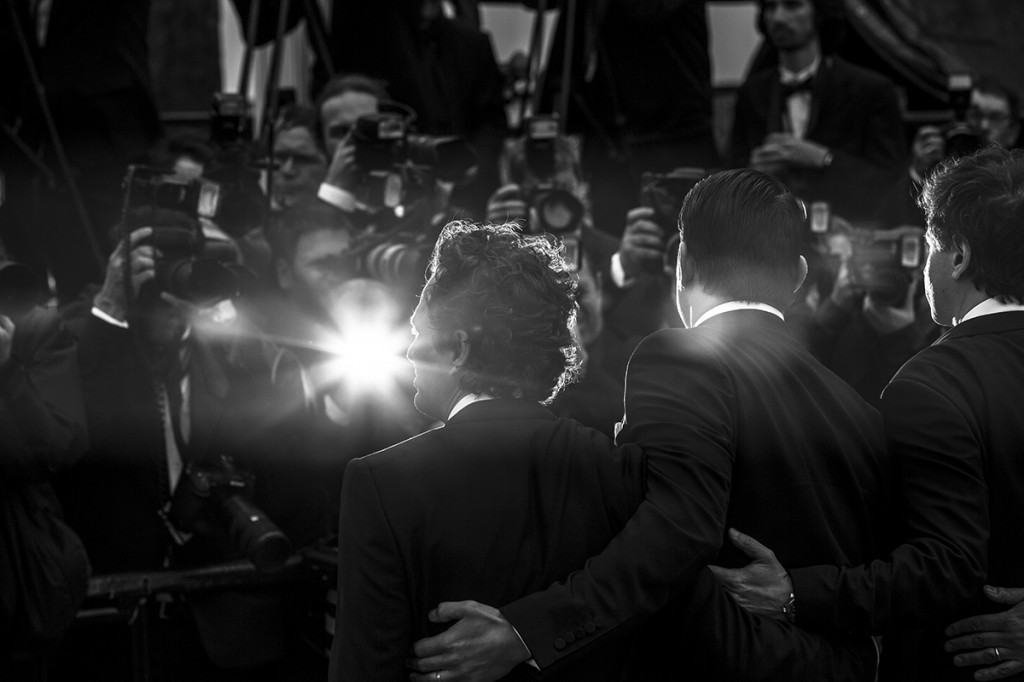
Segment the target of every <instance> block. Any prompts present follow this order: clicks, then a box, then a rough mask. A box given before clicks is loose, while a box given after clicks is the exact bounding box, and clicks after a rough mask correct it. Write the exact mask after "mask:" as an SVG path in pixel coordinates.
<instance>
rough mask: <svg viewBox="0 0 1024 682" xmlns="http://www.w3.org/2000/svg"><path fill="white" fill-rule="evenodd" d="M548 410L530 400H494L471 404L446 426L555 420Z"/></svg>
mask: <svg viewBox="0 0 1024 682" xmlns="http://www.w3.org/2000/svg"><path fill="white" fill-rule="evenodd" d="M555 418H556V417H555V415H554V414H553V413H552V412H551V410H549V409H548V408H546V407H544V406H543V405H541V404H540V403H535V402H533V401H532V400H522V399H515V398H494V399H493V400H481V401H479V402H475V403H472V404H470V405H467V406H466V407H464V408H462V409H461V410H459V412H458V413H457V414H456V415H455V416H454V417H452V418H451V419H450V420H449V421H448V424H449V425H450V424H461V423H463V422H472V421H503V420H508V419H555Z"/></svg>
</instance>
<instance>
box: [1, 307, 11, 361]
mask: <svg viewBox="0 0 1024 682" xmlns="http://www.w3.org/2000/svg"><path fill="white" fill-rule="evenodd" d="M13 343H14V322H12V321H11V318H9V317H7V316H6V315H0V367H3V366H4V365H5V364H6V363H7V361H8V360H10V359H11V346H12V344H13Z"/></svg>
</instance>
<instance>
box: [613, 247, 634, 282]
mask: <svg viewBox="0 0 1024 682" xmlns="http://www.w3.org/2000/svg"><path fill="white" fill-rule="evenodd" d="M611 271H612V281H613V282H615V286H617V287H618V288H620V289H628V288H629V287H631V286H633V282H635V281H636V280H635V279H634V278H632V277H626V270H625V269H624V268H623V267H622V255H621V254H620V253H619V252H618V251H616V252H615V253H613V254H612V263H611Z"/></svg>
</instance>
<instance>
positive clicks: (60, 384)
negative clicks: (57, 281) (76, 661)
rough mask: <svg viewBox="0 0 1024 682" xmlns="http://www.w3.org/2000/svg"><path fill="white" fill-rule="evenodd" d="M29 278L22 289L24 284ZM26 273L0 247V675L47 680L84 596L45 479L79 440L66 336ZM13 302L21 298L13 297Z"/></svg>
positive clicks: (70, 540) (80, 551)
mask: <svg viewBox="0 0 1024 682" xmlns="http://www.w3.org/2000/svg"><path fill="white" fill-rule="evenodd" d="M24 284H28V287H23V285H24ZM31 288H33V275H32V273H31V272H30V271H29V270H28V268H26V267H24V266H22V265H19V264H16V263H12V262H10V261H6V260H4V259H3V257H2V251H0V449H2V453H3V454H2V456H0V640H2V641H3V645H2V646H0V678H2V679H4V680H30V679H45V675H46V672H45V668H46V659H47V658H49V657H50V656H51V655H52V653H53V647H54V646H55V645H56V644H57V643H58V642H59V641H60V639H61V638H62V637H63V636H64V633H65V631H66V630H67V628H69V627H70V626H71V624H72V622H73V621H74V618H75V613H76V612H77V610H78V607H79V605H80V604H81V601H82V599H83V598H84V596H85V591H86V581H87V578H88V573H89V561H88V559H87V557H86V554H85V549H84V548H83V547H82V543H81V541H80V540H79V539H78V537H77V536H76V535H75V534H74V533H73V532H72V531H71V530H70V529H69V528H68V527H67V525H65V524H64V522H63V519H62V516H63V515H62V512H61V507H60V504H59V503H58V501H57V498H56V496H55V495H54V492H53V488H52V487H51V479H52V477H53V476H54V475H55V474H56V473H57V472H59V471H60V470H61V469H63V468H65V467H67V466H70V464H71V462H72V461H73V460H74V459H76V458H77V457H79V456H80V455H81V454H82V452H83V451H84V449H85V446H86V432H85V416H84V414H83V407H82V392H81V386H80V385H79V383H78V371H77V364H76V362H75V345H74V339H72V338H71V336H70V335H69V334H68V333H67V330H66V329H65V328H64V326H63V325H62V324H61V321H60V318H59V317H58V316H57V315H56V314H55V313H54V312H53V311H50V310H46V309H43V308H41V307H38V306H36V305H33V300H34V299H35V298H37V296H36V295H35V293H34V292H33V293H32V294H30V295H27V296H22V295H20V294H23V293H27V292H28V291H29V290H31ZM19 299H20V300H19Z"/></svg>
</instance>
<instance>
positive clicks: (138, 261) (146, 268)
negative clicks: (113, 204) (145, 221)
mask: <svg viewBox="0 0 1024 682" xmlns="http://www.w3.org/2000/svg"><path fill="white" fill-rule="evenodd" d="M152 234H153V228H150V227H140V228H139V229H137V230H135V231H133V232H132V233H131V234H130V235H128V247H127V249H126V248H125V242H124V240H121V241H120V242H118V244H117V248H116V249H114V252H113V253H112V254H110V258H109V259H108V260H107V273H106V275H105V276H104V278H103V288H102V289H100V291H99V293H98V294H96V296H95V297H94V298H93V305H94V306H96V307H97V308H99V309H100V310H102V311H103V312H104V313H106V314H107V315H110V316H111V317H112V318H114V319H115V320H124V319H125V316H126V311H127V310H128V301H125V299H124V295H125V291H124V260H125V258H126V257H130V258H131V265H130V270H131V276H132V291H133V292H135V294H136V295H138V293H139V288H140V287H141V286H142V285H143V284H144V283H145V282H147V281H149V280H151V279H153V278H154V277H156V259H157V258H159V257H160V253H159V252H158V251H157V250H156V249H155V248H153V247H152V246H149V245H143V246H139V243H140V242H141V241H143V240H144V239H147V238H148V237H150V236H151V235H152ZM126 251H127V252H128V254H129V255H126V253H125V252H126Z"/></svg>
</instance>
